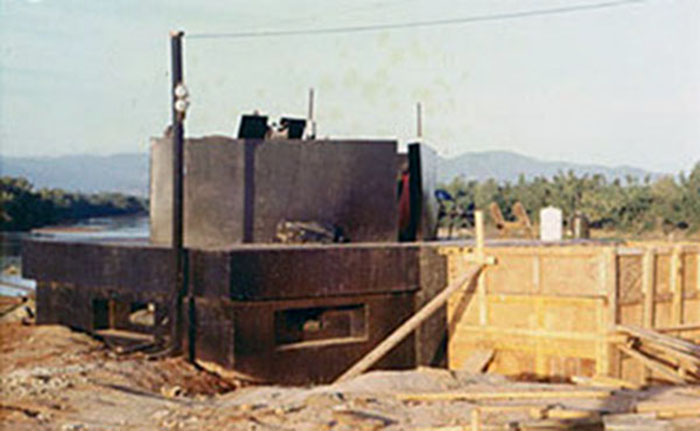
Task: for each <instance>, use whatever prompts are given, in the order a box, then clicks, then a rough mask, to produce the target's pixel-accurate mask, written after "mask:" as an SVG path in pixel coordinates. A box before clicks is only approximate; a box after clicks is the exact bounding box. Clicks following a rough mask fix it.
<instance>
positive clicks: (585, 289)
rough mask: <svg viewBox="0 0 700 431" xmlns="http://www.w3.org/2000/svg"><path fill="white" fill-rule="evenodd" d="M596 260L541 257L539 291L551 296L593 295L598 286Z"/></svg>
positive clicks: (574, 257)
mask: <svg viewBox="0 0 700 431" xmlns="http://www.w3.org/2000/svg"><path fill="white" fill-rule="evenodd" d="M597 269H598V259H597V258H596V257H586V256H583V257H581V256H542V257H541V271H540V273H541V276H540V283H541V289H540V291H541V292H542V293H543V294H548V295H553V294H558V295H595V294H596V293H597V292H598V286H599V285H600V279H599V273H598V271H597Z"/></svg>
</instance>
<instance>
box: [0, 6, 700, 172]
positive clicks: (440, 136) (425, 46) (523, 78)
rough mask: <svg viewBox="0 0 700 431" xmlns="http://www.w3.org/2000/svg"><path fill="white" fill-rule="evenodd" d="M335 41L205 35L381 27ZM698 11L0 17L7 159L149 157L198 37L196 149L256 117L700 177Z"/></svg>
mask: <svg viewBox="0 0 700 431" xmlns="http://www.w3.org/2000/svg"><path fill="white" fill-rule="evenodd" d="M601 4H604V5H607V6H608V7H600V8H595V9H594V8H591V9H580V10H576V11H573V12H569V13H548V14H540V15H538V14H530V15H528V16H526V17H523V18H518V19H514V18H511V19H490V20H481V21H471V22H464V23H459V24H449V25H448V24H444V25H435V26H423V27H413V28H403V29H383V30H377V31H368V32H354V33H336V34H323V35H295V36H277V37H255V38H242V37H238V38H209V39H208V38H202V37H197V36H198V35H199V36H202V35H203V34H212V33H239V32H260V31H275V30H300V29H301V30H303V29H318V28H336V27H348V26H350V27H352V26H365V25H383V24H396V23H405V22H422V21H434V20H449V19H455V18H469V17H483V16H503V15H509V14H517V13H520V12H528V13H529V12H532V11H539V10H555V9H559V8H569V7H578V6H582V5H601ZM699 23H700V1H698V0H628V1H614V0H607V1H606V0H470V1H459V2H457V1H454V0H362V1H360V0H335V1H327V0H325V1H324V0H295V1H294V2H290V1H284V0H258V1H255V2H251V1H248V0H246V1H242V0H234V1H226V0H149V1H143V0H109V1H108V0H100V1H96V0H0V155H2V156H39V155H41V156H52V155H65V154H81V153H89V154H113V153H131V152H140V151H141V152H144V151H148V142H149V140H148V138H149V137H150V136H155V135H160V134H161V133H162V131H163V130H164V129H165V127H166V125H167V124H168V121H169V117H170V106H169V103H170V96H169V94H170V87H169V86H170V78H169V69H170V58H169V40H168V33H169V31H170V30H172V29H182V30H184V31H185V34H186V36H185V47H184V49H185V81H186V84H187V86H188V88H189V91H190V94H191V96H190V102H191V105H190V109H189V112H188V117H187V123H186V133H187V134H188V135H189V136H201V135H206V134H212V133H217V134H228V135H233V134H234V133H235V131H236V130H237V124H238V118H239V116H240V115H241V114H243V113H250V112H252V111H254V110H259V111H260V112H262V113H265V114H268V115H269V116H270V117H271V118H273V119H277V118H279V117H280V116H282V115H296V116H305V115H306V110H307V104H308V90H309V88H311V87H313V88H314V89H315V94H316V99H315V106H316V120H317V122H318V135H319V136H322V137H325V136H330V137H361V138H372V137H381V138H392V139H394V138H395V139H398V140H399V141H400V142H402V143H406V142H410V141H412V140H415V137H416V115H415V111H416V103H417V102H420V103H421V104H422V106H423V137H424V140H425V141H426V142H428V143H429V144H431V145H432V146H433V147H434V148H435V149H436V150H437V151H438V152H439V153H440V154H441V155H443V156H445V157H453V156H457V155H459V154H461V153H463V152H466V151H489V150H508V151H516V152H519V153H521V154H525V155H529V156H533V157H538V158H541V159H545V160H565V161H569V162H580V163H597V164H604V165H612V166H616V165H632V166H636V167H641V168H644V169H648V170H652V171H657V172H678V171H680V170H688V169H690V168H691V167H692V166H693V164H694V163H695V162H697V161H700V25H699Z"/></svg>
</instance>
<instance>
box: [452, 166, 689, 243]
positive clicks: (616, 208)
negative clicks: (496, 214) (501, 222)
mask: <svg viewBox="0 0 700 431" xmlns="http://www.w3.org/2000/svg"><path fill="white" fill-rule="evenodd" d="M444 188H445V189H446V190H448V191H449V192H450V194H452V196H454V197H455V200H456V204H457V205H458V206H459V207H461V208H468V206H469V205H470V204H474V205H475V206H476V208H481V209H487V208H488V205H489V204H490V203H491V202H496V203H498V204H499V206H500V207H501V210H502V212H503V215H504V216H505V217H506V218H511V216H512V215H511V213H510V210H511V207H512V206H513V204H514V203H515V202H517V201H520V202H521V203H522V204H523V206H524V207H525V209H526V210H527V212H528V213H529V215H530V217H531V218H532V220H533V221H536V220H537V217H538V215H539V210H540V208H542V207H545V206H547V205H553V206H556V207H559V208H561V209H562V211H563V212H564V217H565V219H567V218H569V217H571V216H573V215H574V214H575V213H576V212H580V213H583V214H585V215H586V216H587V217H588V219H589V221H590V223H591V226H592V227H594V228H599V229H610V230H616V231H619V232H629V233H641V232H645V231H653V230H658V229H663V230H664V231H671V230H682V231H685V232H687V233H695V232H698V231H699V230H700V162H699V163H697V164H696V165H695V167H694V168H693V170H692V171H691V173H690V174H689V175H685V174H683V173H681V174H679V175H678V176H676V177H675V178H674V177H671V176H668V177H663V178H660V179H658V180H656V181H651V179H650V178H646V179H645V180H644V181H638V180H637V179H635V178H631V177H630V178H626V179H625V180H624V181H621V180H614V181H607V180H606V179H605V177H603V176H601V175H593V176H588V175H584V176H582V177H577V176H576V175H574V174H573V172H568V173H559V174H558V175H555V176H554V177H553V178H552V179H547V178H543V177H537V178H534V179H532V180H529V181H528V180H526V179H525V177H522V176H521V177H520V179H519V180H518V181H517V182H516V183H514V184H512V183H509V182H506V183H498V182H497V181H495V180H488V181H484V182H481V183H479V182H477V181H464V180H463V179H462V178H456V179H455V180H453V181H452V182H451V183H450V184H447V185H445V187H444Z"/></svg>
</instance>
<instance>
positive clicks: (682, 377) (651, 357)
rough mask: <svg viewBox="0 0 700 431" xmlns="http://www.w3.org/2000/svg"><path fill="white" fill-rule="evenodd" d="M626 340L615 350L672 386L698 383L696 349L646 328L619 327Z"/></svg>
mask: <svg viewBox="0 0 700 431" xmlns="http://www.w3.org/2000/svg"><path fill="white" fill-rule="evenodd" d="M617 329H618V331H619V332H621V333H622V334H624V335H625V336H626V341H625V342H624V343H621V344H618V345H617V347H618V349H620V351H622V353H624V354H625V355H627V356H629V357H631V358H633V359H635V360H637V361H639V362H641V363H642V364H643V365H644V366H645V367H647V368H648V369H649V370H651V371H653V372H655V373H657V374H658V375H659V376H661V377H663V378H664V379H666V380H669V381H671V382H673V383H677V384H683V383H700V345H698V344H695V343H692V342H690V341H687V340H683V339H680V338H676V337H672V336H670V335H668V334H663V333H660V332H656V331H653V330H650V329H646V328H640V327H637V326H626V325H619V326H618V327H617Z"/></svg>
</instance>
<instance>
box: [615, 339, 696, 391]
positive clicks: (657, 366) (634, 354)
mask: <svg viewBox="0 0 700 431" xmlns="http://www.w3.org/2000/svg"><path fill="white" fill-rule="evenodd" d="M616 346H617V348H618V349H620V350H621V351H622V352H623V353H624V354H626V355H628V356H629V357H631V358H633V359H635V360H637V361H639V362H641V363H642V364H643V365H644V366H645V367H648V368H650V369H651V370H653V371H656V372H658V373H659V374H662V375H663V376H665V377H666V378H667V379H669V380H670V381H672V382H674V383H680V384H683V383H685V379H683V378H682V377H680V376H678V374H676V371H675V370H673V369H671V368H669V367H667V366H665V365H663V364H661V363H659V362H656V361H654V360H653V359H651V358H649V357H647V356H646V355H644V354H642V353H640V352H638V351H637V350H634V349H632V348H630V347H627V346H625V345H622V344H617V345H616Z"/></svg>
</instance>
